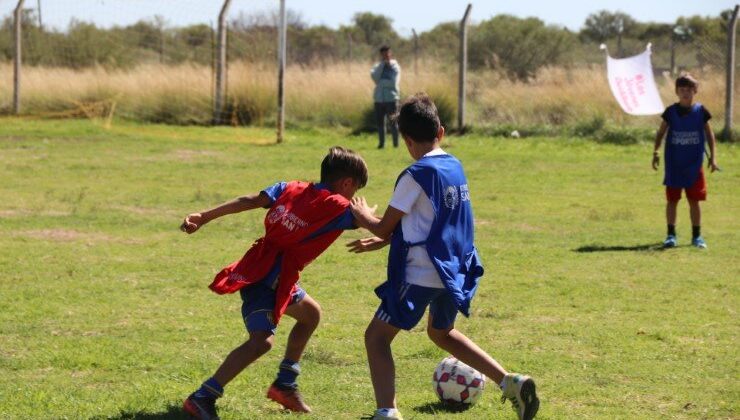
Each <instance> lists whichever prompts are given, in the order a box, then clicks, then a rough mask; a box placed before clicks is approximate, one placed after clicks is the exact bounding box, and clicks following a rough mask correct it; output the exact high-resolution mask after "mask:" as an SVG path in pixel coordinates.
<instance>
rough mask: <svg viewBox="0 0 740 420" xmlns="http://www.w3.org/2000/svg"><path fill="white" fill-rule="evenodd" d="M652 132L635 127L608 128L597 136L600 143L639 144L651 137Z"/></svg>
mask: <svg viewBox="0 0 740 420" xmlns="http://www.w3.org/2000/svg"><path fill="white" fill-rule="evenodd" d="M651 134H652V131H651V130H650V129H648V128H635V127H607V128H605V129H603V130H602V131H601V133H600V134H598V135H597V136H596V141H598V142H600V143H612V144H637V143H640V142H642V141H643V140H645V139H649V138H650V137H651Z"/></svg>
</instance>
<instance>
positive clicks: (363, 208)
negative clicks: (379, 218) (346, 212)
mask: <svg viewBox="0 0 740 420" xmlns="http://www.w3.org/2000/svg"><path fill="white" fill-rule="evenodd" d="M349 208H350V210H351V211H352V214H353V215H354V216H355V217H356V218H358V219H363V220H368V219H371V218H373V217H374V214H375V210H376V209H377V208H378V206H377V205H376V206H373V207H370V206H368V205H367V201H366V200H365V197H353V198H352V201H350V203H349Z"/></svg>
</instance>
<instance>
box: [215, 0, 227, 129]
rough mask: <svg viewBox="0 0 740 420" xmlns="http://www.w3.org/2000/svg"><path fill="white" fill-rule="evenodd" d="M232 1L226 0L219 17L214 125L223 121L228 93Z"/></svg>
mask: <svg viewBox="0 0 740 420" xmlns="http://www.w3.org/2000/svg"><path fill="white" fill-rule="evenodd" d="M230 5H231V0H224V5H223V6H222V7H221V13H219V15H218V35H217V39H216V87H215V95H214V96H215V97H214V100H213V123H214V124H220V123H221V121H223V116H222V112H223V106H224V98H225V91H226V15H227V13H228V12H229V6H230Z"/></svg>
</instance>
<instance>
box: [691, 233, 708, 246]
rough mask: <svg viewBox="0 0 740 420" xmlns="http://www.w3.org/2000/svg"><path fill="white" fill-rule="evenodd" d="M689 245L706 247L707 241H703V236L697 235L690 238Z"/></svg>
mask: <svg viewBox="0 0 740 420" xmlns="http://www.w3.org/2000/svg"><path fill="white" fill-rule="evenodd" d="M691 245H693V246H695V247H697V248H701V249H707V243H706V242H704V238H702V237H701V236H697V237H696V238H694V239H692V240H691Z"/></svg>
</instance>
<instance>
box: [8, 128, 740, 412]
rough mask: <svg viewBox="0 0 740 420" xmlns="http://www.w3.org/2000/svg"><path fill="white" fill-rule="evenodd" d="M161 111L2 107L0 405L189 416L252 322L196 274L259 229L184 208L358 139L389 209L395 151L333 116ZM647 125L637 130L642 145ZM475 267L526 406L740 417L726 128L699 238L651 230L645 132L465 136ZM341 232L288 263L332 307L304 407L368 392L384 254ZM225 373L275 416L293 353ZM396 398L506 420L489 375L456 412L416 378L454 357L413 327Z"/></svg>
mask: <svg viewBox="0 0 740 420" xmlns="http://www.w3.org/2000/svg"><path fill="white" fill-rule="evenodd" d="M273 138H274V136H273V132H272V130H261V129H229V128H213V129H208V128H172V127H164V126H142V125H133V124H114V126H113V127H112V128H110V129H104V128H102V127H101V126H100V125H97V124H95V123H92V122H89V121H75V120H70V121H34V120H19V119H3V120H2V121H0V179H2V180H3V182H2V183H0V197H2V200H0V249H1V250H2V252H1V253H0V290H1V293H0V417H2V418H22V419H25V418H28V419H45V418H71V419H77V418H113V419H128V418H144V419H167V418H181V417H182V415H181V414H180V404H181V401H182V399H183V398H184V397H185V396H187V394H188V393H190V392H191V391H192V390H193V389H194V387H196V386H197V385H199V384H200V382H201V381H202V380H203V379H204V378H206V377H208V376H209V375H210V374H211V373H212V372H213V371H214V369H215V368H216V367H217V365H218V364H219V363H220V361H221V360H222V359H223V357H224V356H225V355H226V354H227V353H228V352H229V351H230V350H231V349H232V348H233V347H235V346H236V345H237V344H239V343H241V342H242V341H243V340H244V339H245V337H246V334H245V331H244V328H243V324H242V321H241V318H240V313H239V306H240V300H239V298H238V296H226V297H224V296H217V295H215V294H213V293H211V292H210V291H209V290H208V289H207V288H206V286H207V284H208V283H209V282H210V280H211V278H212V276H213V274H214V273H215V272H216V271H217V270H218V269H220V268H221V267H222V266H224V265H226V264H228V263H230V262H231V261H233V260H235V259H237V258H239V257H240V256H241V255H242V254H243V252H244V251H245V249H246V248H247V247H248V246H249V244H250V243H251V241H252V240H253V239H255V238H257V237H258V236H259V235H260V234H261V229H262V226H261V219H262V217H263V215H264V213H263V212H261V211H254V212H250V213H245V214H241V215H236V216H231V217H228V218H224V219H222V220H219V221H216V222H214V223H212V224H210V225H208V226H206V227H205V228H204V229H202V230H201V231H199V232H198V233H196V234H195V235H193V236H187V235H185V234H183V233H181V232H180V231H179V230H178V229H177V228H178V225H179V223H180V220H181V217H182V216H184V215H185V214H187V213H188V212H191V211H196V210H201V209H204V208H206V207H209V206H212V205H214V204H217V203H219V202H222V201H225V200H227V199H230V198H232V197H235V196H237V195H241V194H244V193H249V192H255V191H258V190H259V189H261V188H264V187H266V186H268V185H270V184H272V183H274V182H276V181H278V180H289V179H307V180H315V179H316V178H317V177H318V172H319V171H318V168H319V163H320V159H321V158H322V157H323V155H324V154H325V152H326V150H327V149H328V147H330V146H332V145H335V144H341V145H345V146H349V147H350V148H354V149H356V150H358V151H360V152H361V153H362V154H363V155H364V156H365V158H366V159H367V162H368V164H369V167H370V175H371V176H370V183H369V185H368V187H367V188H366V189H364V190H362V191H361V194H363V195H365V196H367V197H368V199H369V201H370V202H371V203H378V204H380V206H381V208H383V207H384V206H385V204H386V203H387V201H388V199H389V198H390V193H391V190H392V187H393V182H394V180H395V177H396V175H397V174H398V173H399V171H400V170H402V169H403V168H404V167H405V166H406V165H408V164H409V163H410V158H409V157H408V155H407V153H406V152H405V150H393V149H390V150H388V149H386V150H381V151H378V150H375V148H374V147H375V139H374V138H373V137H372V136H359V137H349V136H347V134H346V132H343V131H329V130H313V131H309V130H304V131H294V132H289V133H288V135H287V143H286V144H283V145H279V146H278V145H274V144H272V139H273ZM646 140H648V139H646ZM447 147H448V151H449V152H451V153H453V154H455V155H457V156H458V157H459V158H461V160H462V161H463V163H464V164H465V166H466V170H467V174H468V178H469V182H470V190H471V194H472V200H473V205H474V209H475V214H476V238H477V245H478V247H479V249H480V251H481V254H482V256H483V258H484V263H485V265H486V267H487V270H486V275H485V277H484V278H483V280H482V285H481V288H480V291H479V293H478V296H477V297H476V299H475V301H474V302H473V305H474V309H473V316H472V317H471V318H470V319H460V321H459V322H458V327H459V328H460V329H461V330H462V331H463V332H465V333H466V334H468V335H469V336H471V337H472V338H474V339H475V340H476V341H477V342H478V343H479V344H480V345H481V346H482V347H484V348H485V349H487V350H488V351H489V352H490V353H491V354H492V355H493V356H494V357H495V358H496V359H497V360H499V361H500V362H501V363H502V364H503V365H504V366H505V367H507V368H508V369H510V370H514V371H520V372H525V373H528V374H531V375H533V376H534V377H535V378H536V379H537V381H538V388H539V393H540V398H541V400H542V406H541V410H540V416H539V417H538V418H541V419H576V418H589V419H590V418H593V419H656V418H691V419H738V418H740V403H739V401H740V382H739V381H738V378H740V369H739V368H738V362H739V361H740V358H739V356H738V350H737V349H738V332H739V331H740V329H739V328H738V315H737V311H738V310H739V309H740V290H739V283H738V280H739V279H740V259H739V258H738V245H740V175H739V174H740V171H739V170H738V168H740V149H739V148H738V147H737V146H728V145H724V144H721V145H720V146H719V151H718V156H719V164H720V166H722V167H723V169H724V171H723V172H721V173H718V174H712V175H709V176H708V183H709V201H708V202H707V203H706V204H705V205H704V207H703V209H704V223H703V225H704V235H705V238H706V239H707V242H708V244H709V249H708V250H707V251H699V250H696V249H693V248H691V247H690V246H688V242H689V240H690V226H689V223H688V209H687V206H686V204H685V202H682V203H681V206H680V213H679V224H678V232H679V241H680V247H678V248H677V249H673V250H670V251H659V250H658V249H657V244H658V243H659V242H660V241H661V240H662V239H663V236H664V233H665V232H664V229H665V228H664V216H663V205H664V198H663V192H662V187H661V186H660V183H661V179H662V178H661V174H660V173H655V172H653V171H652V169H650V166H649V163H650V158H651V153H650V152H651V148H650V146H649V145H648V144H647V143H645V144H642V145H631V146H616V145H609V144H598V143H595V142H591V141H588V140H583V139H581V140H571V139H566V138H560V139H546V138H531V139H526V140H514V139H498V138H485V137H476V136H469V137H462V138H460V137H456V138H452V139H451V140H450V141H449V142H447ZM363 235H364V233H363V232H349V233H347V234H345V235H344V236H343V237H342V238H340V240H339V241H338V242H337V243H336V244H335V245H334V246H333V247H332V248H330V249H329V250H328V251H327V252H326V253H325V254H324V255H322V256H321V257H320V258H319V259H317V260H316V261H315V262H314V263H313V264H312V265H311V266H309V267H308V268H307V269H306V270H305V271H304V272H303V276H302V279H303V285H304V287H305V288H306V289H307V290H308V291H309V293H310V294H311V295H312V296H314V297H315V298H316V299H317V300H318V301H319V302H320V303H321V304H322V305H323V308H324V317H323V320H322V325H321V326H320V327H319V329H318V330H317V333H316V335H315V337H314V338H313V339H312V341H311V342H310V344H309V347H308V351H307V353H306V355H305V359H304V360H303V362H302V368H303V372H304V373H303V374H302V375H301V377H300V383H301V386H302V390H303V393H304V395H305V397H306V400H307V402H308V403H309V404H311V405H312V406H313V408H314V410H315V414H313V415H310V416H302V417H301V418H306V419H308V418H332V419H334V418H338V419H342V418H348V419H351V418H355V419H356V418H359V417H360V416H362V415H364V414H368V413H370V412H372V410H373V408H374V403H373V397H372V390H371V385H370V381H369V377H368V373H367V367H366V363H365V355H364V346H363V340H362V334H363V330H364V328H365V326H366V324H367V323H368V321H369V320H370V318H371V316H372V314H373V312H374V309H375V307H376V305H377V299H376V297H375V296H374V294H373V292H372V290H373V288H374V287H375V286H376V285H377V284H379V283H380V282H381V281H382V280H383V277H384V259H385V255H384V253H383V252H378V253H374V254H362V255H353V254H349V253H347V252H346V251H345V249H344V246H343V244H344V243H346V242H347V241H349V240H351V239H354V238H358V237H361V236H363ZM289 326H290V321H289V320H287V319H286V320H285V322H284V325H282V326H281V328H280V329H279V331H278V335H277V340H276V343H277V345H276V347H275V348H274V349H273V351H272V352H270V353H269V354H268V355H267V356H266V357H264V358H263V359H261V360H259V361H258V362H257V363H256V364H255V365H253V366H252V367H250V368H249V369H248V370H247V371H246V372H245V373H243V374H242V375H241V376H239V377H238V378H237V379H236V380H235V381H234V382H233V383H232V384H230V386H229V387H228V388H227V392H226V395H225V397H224V398H223V399H222V400H220V408H221V414H222V417H223V418H224V419H244V418H248V419H254V418H261V419H269V418H286V415H285V414H284V413H283V412H281V411H280V410H279V409H278V406H276V405H275V404H273V403H272V402H270V401H268V400H267V399H266V398H265V397H264V393H265V391H266V389H267V386H268V385H269V384H270V382H271V381H272V379H273V375H274V373H275V370H276V366H277V364H278V363H279V361H280V359H281V356H282V351H283V349H284V343H285V339H286V337H287V331H288V330H289V328H288V327H289ZM394 351H395V356H396V363H397V372H398V389H399V390H400V392H399V395H398V401H399V404H400V408H401V410H402V412H403V413H404V415H405V417H406V418H410V419H427V418H428V419H431V418H445V419H484V418H485V419H512V418H514V415H513V413H512V411H511V409H510V408H509V407H508V406H502V405H501V404H500V403H499V401H498V397H499V393H498V392H497V391H496V390H495V389H494V388H495V387H494V386H493V384H490V383H489V384H488V388H487V390H486V392H485V393H484V396H483V398H482V400H481V401H480V403H479V404H477V405H476V406H474V407H473V408H471V409H470V410H468V411H466V412H462V413H450V412H447V411H445V410H444V409H443V408H442V407H440V406H439V405H438V404H436V402H435V400H436V397H435V395H434V394H433V392H432V389H431V375H432V372H433V369H434V367H435V366H436V363H437V362H438V361H439V360H441V359H442V358H443V357H444V356H445V354H444V353H443V352H442V351H440V350H438V349H437V348H435V347H434V345H433V344H432V343H431V342H430V341H429V340H428V339H427V338H426V334H425V332H424V330H423V329H422V328H421V327H418V328H416V329H414V330H413V331H412V332H411V333H407V334H403V335H401V336H400V337H399V339H397V340H396V342H395V344H394Z"/></svg>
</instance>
